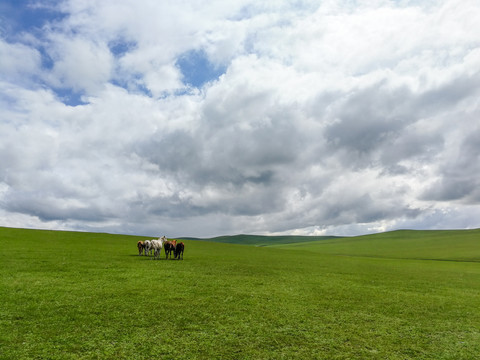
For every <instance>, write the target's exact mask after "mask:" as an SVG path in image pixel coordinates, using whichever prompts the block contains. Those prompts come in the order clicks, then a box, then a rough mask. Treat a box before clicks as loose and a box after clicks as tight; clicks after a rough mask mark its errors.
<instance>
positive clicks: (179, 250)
mask: <svg viewBox="0 0 480 360" xmlns="http://www.w3.org/2000/svg"><path fill="white" fill-rule="evenodd" d="M183 250H185V244H184V243H183V242H179V243H178V244H177V246H176V247H175V259H178V260H180V255H181V256H182V260H183Z"/></svg>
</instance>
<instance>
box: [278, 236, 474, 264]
mask: <svg viewBox="0 0 480 360" xmlns="http://www.w3.org/2000/svg"><path fill="white" fill-rule="evenodd" d="M283 246H285V245H283ZM286 246H287V247H288V248H289V249H296V250H308V251H316V252H321V253H323V254H335V255H346V256H377V257H388V258H404V259H429V260H452V261H480V229H476V230H439V231H424V230H422V231H415V230H398V231H392V232H387V233H380V234H374V235H364V236H356V237H350V238H341V239H334V240H328V241H322V242H317V241H313V242H305V243H301V244H288V245H286Z"/></svg>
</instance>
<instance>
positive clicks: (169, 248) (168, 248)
mask: <svg viewBox="0 0 480 360" xmlns="http://www.w3.org/2000/svg"><path fill="white" fill-rule="evenodd" d="M176 246H177V240H172V241H165V243H164V244H163V247H164V248H165V259H168V256H169V255H170V259H171V258H172V252H173V254H174V255H175V248H176Z"/></svg>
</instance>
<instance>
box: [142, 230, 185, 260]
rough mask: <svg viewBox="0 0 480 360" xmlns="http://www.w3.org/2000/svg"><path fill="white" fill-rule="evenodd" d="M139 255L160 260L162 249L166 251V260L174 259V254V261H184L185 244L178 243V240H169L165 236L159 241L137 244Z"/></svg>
mask: <svg viewBox="0 0 480 360" xmlns="http://www.w3.org/2000/svg"><path fill="white" fill-rule="evenodd" d="M137 248H138V255H139V256H141V255H145V256H149V257H150V256H152V254H153V258H152V259H154V260H155V259H157V258H158V259H159V258H160V253H161V252H162V248H164V249H165V259H168V257H169V256H170V259H171V258H172V253H173V256H174V259H177V260H180V258H181V259H182V260H183V250H184V249H185V244H184V243H183V242H179V243H177V241H176V240H171V241H170V240H167V238H166V237H165V236H162V237H161V238H158V239H153V240H145V241H139V242H137Z"/></svg>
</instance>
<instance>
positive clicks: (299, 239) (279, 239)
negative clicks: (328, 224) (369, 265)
mask: <svg viewBox="0 0 480 360" xmlns="http://www.w3.org/2000/svg"><path fill="white" fill-rule="evenodd" d="M181 239H185V240H200V241H210V242H219V243H226V244H238V245H255V246H273V245H283V244H297V243H303V242H312V241H324V240H333V239H341V237H338V236H293V235H284V236H266V235H244V234H241V235H226V236H217V237H213V238H192V237H183V238H181Z"/></svg>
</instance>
